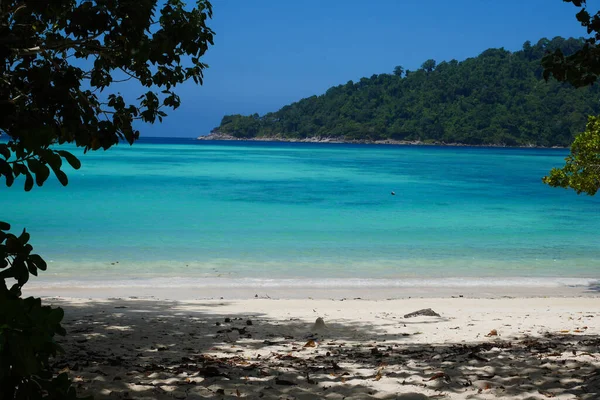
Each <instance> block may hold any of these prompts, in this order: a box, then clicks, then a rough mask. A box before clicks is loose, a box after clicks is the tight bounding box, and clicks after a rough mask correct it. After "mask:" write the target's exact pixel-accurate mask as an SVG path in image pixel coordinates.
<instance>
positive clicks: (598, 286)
mask: <svg viewBox="0 0 600 400" xmlns="http://www.w3.org/2000/svg"><path fill="white" fill-rule="evenodd" d="M514 281H515V283H513V284H511V283H510V281H504V282H494V281H491V282H489V284H486V283H485V280H480V282H481V283H480V284H476V283H471V284H461V283H460V281H457V282H455V283H454V284H444V282H443V280H440V281H439V282H437V283H436V284H433V285H432V284H424V283H423V282H422V281H418V282H417V283H413V284H407V285H402V286H399V285H396V286H394V285H385V284H381V285H373V284H369V283H368V282H367V283H366V284H359V285H356V284H355V285H343V284H336V285H331V284H327V282H326V280H325V282H321V283H323V284H320V285H315V284H313V285H310V284H308V283H309V282H304V283H303V282H302V281H296V282H295V284H294V285H290V284H288V283H286V282H278V281H277V280H271V281H269V282H267V284H261V283H260V281H252V280H251V281H245V280H243V279H242V280H238V281H237V283H235V284H232V280H230V279H221V280H219V279H212V280H202V279H198V280H191V281H189V282H187V283H177V284H173V283H172V282H171V283H170V284H169V282H168V280H167V279H162V280H161V279H154V280H146V281H144V280H120V281H119V280H113V281H85V282H84V281H69V280H61V281H55V282H47V281H44V280H32V281H30V282H29V283H28V284H27V285H26V286H25V288H24V290H23V291H24V294H25V295H34V296H42V297H56V296H59V297H88V298H95V299H102V298H115V297H136V298H160V299H168V300H192V299H229V300H243V299H253V298H265V299H279V300H298V299H309V298H310V299H322V300H327V299H336V300H340V299H357V298H360V299H364V300H390V299H408V298H421V299H431V298H459V297H464V298H472V299H473V298H481V299H494V298H522V299H524V298H544V297H562V298H583V297H585V298H594V297H600V281H598V280H596V279H574V280H573V281H569V280H563V283H558V282H552V281H548V282H547V283H545V284H542V283H541V282H540V283H539V284H531V283H529V284H528V283H523V282H519V281H518V279H514ZM586 281H587V282H586ZM338 282H343V281H338Z"/></svg>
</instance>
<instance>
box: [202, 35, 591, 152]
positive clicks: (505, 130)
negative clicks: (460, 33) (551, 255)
mask: <svg viewBox="0 0 600 400" xmlns="http://www.w3.org/2000/svg"><path fill="white" fill-rule="evenodd" d="M583 45H584V40H583V39H563V38H561V37H557V38H554V39H552V40H548V39H541V40H540V41H539V42H538V43H537V44H535V45H532V44H531V43H530V42H526V43H525V44H524V45H523V49H522V50H520V51H516V52H510V51H507V50H504V49H488V50H486V51H484V52H483V53H481V54H480V55H479V56H478V57H475V58H469V59H467V60H464V61H462V62H458V61H456V60H452V61H449V62H441V63H439V64H437V63H436V62H435V61H434V60H427V61H425V62H424V63H423V65H422V67H421V68H420V69H419V70H417V71H404V69H403V68H402V67H401V66H398V67H396V68H394V69H393V73H391V74H381V75H373V76H371V77H370V78H362V79H360V81H358V82H352V81H350V82H348V83H346V84H345V85H339V86H336V87H332V88H330V89H329V90H327V92H326V93H325V94H323V95H320V96H312V97H309V98H306V99H303V100H300V101H299V102H297V103H293V104H291V105H288V106H285V107H283V108H282V109H280V110H279V111H276V112H272V113H268V114H266V115H264V116H262V117H260V116H259V115H258V114H254V115H252V116H241V115H227V116H225V117H223V120H222V122H221V125H220V126H219V127H217V128H215V130H214V131H213V132H216V133H222V134H229V135H233V136H235V137H238V138H254V137H279V138H307V137H320V138H338V139H341V140H367V141H375V140H386V139H392V140H406V141H424V142H438V143H462V144H470V145H485V144H494V145H508V146H514V145H536V146H568V145H570V144H571V142H572V141H573V138H574V136H575V135H576V134H577V133H579V132H581V131H582V130H583V129H584V128H585V124H586V120H587V116H588V115H590V114H598V113H600V104H599V102H598V100H599V94H600V91H599V89H598V87H597V86H594V87H587V88H582V89H575V88H573V87H572V86H570V85H568V84H565V83H560V82H558V81H556V80H554V79H550V80H549V81H548V82H546V81H545V80H544V77H543V73H544V69H543V67H542V65H541V59H542V57H543V56H544V55H545V54H547V53H548V52H550V51H554V50H556V49H560V51H561V52H563V53H565V54H571V53H573V52H575V51H577V50H579V49H581V48H582V46H583Z"/></svg>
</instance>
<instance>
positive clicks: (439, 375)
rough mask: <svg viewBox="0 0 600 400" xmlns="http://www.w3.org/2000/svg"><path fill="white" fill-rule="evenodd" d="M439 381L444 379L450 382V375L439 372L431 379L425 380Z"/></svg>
mask: <svg viewBox="0 0 600 400" xmlns="http://www.w3.org/2000/svg"><path fill="white" fill-rule="evenodd" d="M438 379H443V380H444V381H445V382H450V381H451V379H450V375H448V374H447V373H445V372H438V373H436V374H433V375H432V376H430V377H429V379H425V381H435V380H438Z"/></svg>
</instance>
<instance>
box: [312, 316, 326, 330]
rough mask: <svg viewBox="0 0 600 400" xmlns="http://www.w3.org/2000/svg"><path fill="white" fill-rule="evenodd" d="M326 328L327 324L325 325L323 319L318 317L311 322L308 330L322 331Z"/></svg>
mask: <svg viewBox="0 0 600 400" xmlns="http://www.w3.org/2000/svg"><path fill="white" fill-rule="evenodd" d="M326 329H327V326H326V325H325V320H323V318H321V317H319V318H317V319H316V321H315V323H314V324H313V326H312V328H311V330H310V331H311V332H322V331H324V330H326Z"/></svg>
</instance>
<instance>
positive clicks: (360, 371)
mask: <svg viewBox="0 0 600 400" xmlns="http://www.w3.org/2000/svg"><path fill="white" fill-rule="evenodd" d="M357 297H359V296H357ZM46 301H47V302H48V303H52V304H53V305H57V306H62V307H64V308H65V311H66V313H67V316H66V318H65V327H66V328H67V330H68V332H69V335H68V336H67V337H66V338H64V339H63V338H61V339H60V340H61V343H63V345H64V347H65V349H66V355H65V356H63V357H62V358H61V359H59V360H57V364H58V366H59V367H60V368H65V367H67V368H70V369H71V376H72V377H73V378H74V379H75V381H76V382H77V385H78V387H79V390H80V391H81V392H82V393H94V394H95V396H96V398H98V399H102V398H110V399H114V398H136V399H171V398H178V399H200V398H231V399H235V398H238V397H242V398H250V399H259V398H263V399H319V398H327V399H344V398H345V399H368V398H377V399H404V400H408V399H496V398H515V399H547V398H555V399H586V400H587V399H600V372H598V371H600V370H599V367H600V347H599V346H600V336H598V335H599V334H600V323H599V322H600V302H599V299H598V298H597V297H577V298H499V299H490V298H488V299H483V298H442V299H414V298H413V299H400V300H344V301H340V300H326V299H321V300H311V299H294V300H272V299H246V300H226V299H225V300H196V301H165V300H162V301H161V300H153V299H112V300H110V299H95V300H90V299H87V300H82V299H75V298H64V299H57V298H48V299H46ZM423 308H432V309H433V310H434V311H436V312H437V313H439V314H440V317H415V318H409V319H406V318H403V315H404V314H407V313H409V312H412V311H415V310H418V309H423ZM317 317H322V318H323V320H324V323H325V327H324V328H323V327H322V326H314V325H315V320H316V319H317ZM226 318H229V320H227V321H228V322H225V321H226V320H225V319H226ZM248 320H250V321H251V325H248V323H247V321H248ZM217 323H218V324H217ZM311 330H312V331H313V332H311ZM493 330H495V331H496V332H497V336H496V335H494V336H486V335H488V334H490V332H492V331H493Z"/></svg>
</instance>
